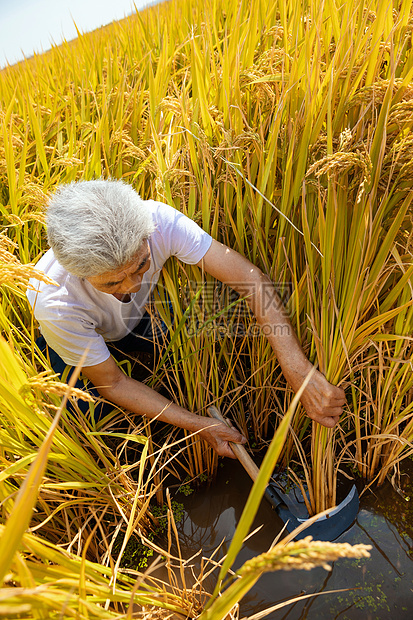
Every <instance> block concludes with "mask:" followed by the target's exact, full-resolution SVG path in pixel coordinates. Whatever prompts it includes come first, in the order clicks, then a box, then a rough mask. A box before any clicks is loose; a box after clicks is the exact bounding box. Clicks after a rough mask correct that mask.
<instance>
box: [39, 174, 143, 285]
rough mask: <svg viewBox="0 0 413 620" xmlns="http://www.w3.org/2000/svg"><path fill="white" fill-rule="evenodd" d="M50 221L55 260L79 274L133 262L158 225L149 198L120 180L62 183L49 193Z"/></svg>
mask: <svg viewBox="0 0 413 620" xmlns="http://www.w3.org/2000/svg"><path fill="white" fill-rule="evenodd" d="M46 223H47V236H48V241H49V244H50V246H51V247H52V249H53V251H54V254H55V256H56V258H57V260H58V261H59V263H60V264H61V265H62V266H63V267H64V268H65V269H66V271H68V272H69V273H71V274H73V275H75V276H79V277H81V278H90V277H93V276H97V275H100V274H102V273H105V272H106V271H114V270H115V269H118V268H120V267H122V266H123V265H125V264H126V263H128V262H130V261H131V260H132V259H133V257H134V256H135V255H136V253H137V252H138V250H139V248H140V247H141V246H142V243H143V242H144V241H145V240H146V239H148V238H149V236H150V235H151V234H152V233H153V231H154V229H155V227H154V223H153V220H152V215H151V212H150V211H149V209H148V208H147V206H146V204H145V201H144V200H142V199H141V198H140V197H139V195H138V194H137V193H136V192H135V190H134V189H133V188H132V187H131V186H130V185H128V184H127V183H124V182H123V181H120V180H119V181H116V180H109V181H104V180H98V181H77V182H73V183H70V184H68V185H60V186H59V187H58V189H57V192H56V193H55V194H54V195H53V196H52V197H51V198H50V201H49V204H48V207H47V213H46Z"/></svg>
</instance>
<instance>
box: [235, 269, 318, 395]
mask: <svg viewBox="0 0 413 620" xmlns="http://www.w3.org/2000/svg"><path fill="white" fill-rule="evenodd" d="M242 294H244V295H246V299H247V302H248V305H249V306H250V308H251V310H252V312H253V313H254V315H255V317H256V319H257V321H258V323H259V324H260V325H261V327H262V329H263V333H264V334H265V336H266V337H267V339H268V341H269V343H270V344H271V347H272V349H273V351H274V353H275V355H276V356H277V359H278V361H279V363H280V366H281V368H282V371H283V374H284V376H285V378H286V379H287V381H288V382H289V383H290V385H291V387H292V388H293V389H294V390H295V391H297V390H298V389H299V387H300V386H301V384H302V383H303V381H304V379H305V377H306V376H307V374H308V373H309V372H310V370H311V368H312V364H311V363H310V362H309V361H308V359H307V358H306V356H305V355H304V352H303V350H302V348H301V345H300V343H299V341H298V338H297V336H296V334H295V332H294V330H293V327H292V325H291V322H290V320H289V318H288V315H287V313H286V311H285V309H284V307H283V304H282V302H281V300H280V298H279V296H278V295H277V293H276V291H275V290H274V285H273V283H272V282H271V280H270V279H269V278H267V277H266V276H265V275H264V274H263V273H262V272H261V271H260V270H258V269H257V271H256V273H255V279H254V281H253V282H252V283H251V284H250V285H248V286H247V288H246V290H245V291H243V292H242Z"/></svg>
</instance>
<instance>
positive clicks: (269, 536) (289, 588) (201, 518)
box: [176, 460, 413, 620]
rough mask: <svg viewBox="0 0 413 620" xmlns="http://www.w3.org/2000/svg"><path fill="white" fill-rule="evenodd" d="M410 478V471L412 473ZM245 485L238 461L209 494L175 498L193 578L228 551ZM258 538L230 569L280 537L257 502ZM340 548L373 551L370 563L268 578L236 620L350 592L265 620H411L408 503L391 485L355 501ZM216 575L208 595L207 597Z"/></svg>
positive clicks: (412, 545) (412, 527) (412, 539)
mask: <svg viewBox="0 0 413 620" xmlns="http://www.w3.org/2000/svg"><path fill="white" fill-rule="evenodd" d="M410 469H411V471H413V468H410ZM409 480H410V478H409V476H407V477H406V478H405V488H404V491H405V493H406V494H407V495H409V494H410V495H411V496H412V498H413V485H412V488H410V487H409V484H410V482H409ZM250 488H251V482H250V480H249V478H248V476H247V474H245V472H244V471H243V469H242V467H241V466H240V465H239V463H238V462H236V461H229V460H227V461H226V462H225V465H224V467H223V468H222V469H220V470H219V472H218V476H217V480H216V481H215V482H214V483H213V484H212V485H211V487H210V488H206V489H202V490H201V491H199V492H197V493H193V494H192V495H190V496H188V497H184V496H181V495H178V496H177V498H176V499H177V500H178V501H180V502H183V503H184V506H185V517H184V519H183V520H182V521H181V522H180V523H178V524H177V525H178V530H179V540H180V547H181V552H182V555H183V557H185V558H191V557H193V556H194V554H196V553H197V552H199V551H200V550H202V553H201V554H200V555H198V556H197V557H196V558H194V559H193V561H192V562H191V564H192V563H193V564H194V574H195V575H196V574H197V572H199V571H198V568H199V565H200V557H201V556H202V555H203V556H204V557H211V556H212V555H213V557H214V559H215V560H217V559H219V558H222V557H223V555H225V553H226V552H227V551H228V548H229V545H230V543H231V540H232V537H233V534H234V532H235V528H236V526H237V523H238V521H239V518H240V516H241V514H242V510H243V507H244V505H245V502H246V499H247V497H248V493H249V490H250ZM257 527H260V530H259V531H258V532H257V533H256V534H255V535H254V536H253V537H251V538H250V539H249V540H248V541H247V542H246V543H245V545H244V547H243V549H242V551H241V553H240V555H239V557H238V559H237V564H236V565H235V567H234V568H237V567H239V566H240V565H241V564H243V563H244V562H245V561H246V560H247V559H250V558H251V557H254V556H255V555H258V554H259V553H263V552H264V551H267V550H268V548H269V547H270V545H271V543H272V542H273V540H274V538H275V537H276V536H277V535H278V534H279V533H280V531H281V529H282V527H283V522H282V521H281V519H280V518H279V517H278V515H277V514H276V513H275V512H274V511H273V510H272V509H271V508H270V506H269V505H268V504H267V502H265V501H263V502H262V504H261V507H260V509H259V511H258V514H257V517H256V519H255V521H254V524H253V528H257ZM338 542H349V543H352V544H356V543H365V544H371V545H373V549H372V552H371V558H370V559H368V560H354V559H353V560H350V559H342V560H340V561H339V562H336V563H335V564H334V565H333V567H332V571H331V572H328V573H327V572H326V571H324V570H323V569H321V568H319V569H315V570H312V571H309V572H306V571H291V572H283V571H278V572H276V573H268V574H266V575H264V576H263V577H262V578H261V579H260V581H259V582H258V584H257V585H256V586H255V587H254V589H253V590H251V591H250V593H249V594H248V595H247V596H246V597H245V598H244V600H243V602H242V605H241V614H240V617H247V616H249V615H252V614H254V613H257V612H258V611H261V610H263V609H265V608H267V607H270V606H271V605H274V604H276V603H277V602H279V601H282V600H287V599H289V598H293V597H295V596H297V595H299V594H300V593H302V594H310V593H313V592H327V591H328V590H338V589H343V588H350V589H351V590H350V591H348V592H341V593H336V594H326V595H323V596H319V597H315V598H311V599H308V600H305V601H300V602H298V603H295V604H293V605H290V606H288V607H285V608H284V609H282V610H280V611H277V612H274V613H273V614H271V616H269V618H274V620H278V619H280V620H281V619H284V618H286V619H288V620H302V619H304V618H308V619H309V620H332V619H335V618H337V619H339V620H381V619H387V618H389V619H390V618H391V619H393V618H397V620H411V619H412V618H413V590H412V588H413V584H412V578H411V575H412V569H413V567H412V559H413V551H412V549H413V499H412V503H409V502H407V501H406V500H405V499H404V498H403V497H401V496H400V495H398V494H397V493H395V492H394V491H393V489H392V487H391V486H390V484H387V483H386V485H384V487H383V488H382V489H379V490H378V491H377V492H375V494H372V493H369V492H367V493H366V494H365V495H363V496H362V498H361V503H360V512H359V515H358V518H357V521H356V523H355V524H354V525H353V526H352V527H351V528H350V530H348V531H347V532H345V533H344V534H343V535H342V536H340V538H339V539H338ZM215 578H216V573H215V575H211V577H210V578H209V580H208V582H207V583H206V584H205V585H206V587H207V588H208V589H209V590H210V591H211V590H212V588H213V586H214V579H215Z"/></svg>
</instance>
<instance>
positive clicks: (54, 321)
mask: <svg viewBox="0 0 413 620" xmlns="http://www.w3.org/2000/svg"><path fill="white" fill-rule="evenodd" d="M145 204H146V205H147V207H148V208H149V209H150V211H151V213H152V217H153V221H154V224H155V231H154V232H153V233H152V235H151V237H150V239H149V245H150V249H151V264H150V267H149V269H148V271H146V272H145V273H144V275H143V278H142V285H141V288H140V290H139V291H138V292H137V293H133V294H132V295H131V301H130V302H128V303H124V302H122V301H119V300H118V299H116V297H114V296H113V295H110V294H108V293H103V292H101V291H98V290H97V289H95V288H94V287H93V286H92V285H91V284H90V283H89V282H88V281H87V280H85V279H84V278H78V277H77V276H74V275H71V274H70V273H68V272H67V271H66V270H65V269H63V267H62V266H61V265H60V263H58V261H57V260H56V258H55V256H54V253H53V250H49V251H48V252H46V254H45V255H44V256H43V257H42V258H41V259H40V260H39V262H38V263H37V265H36V268H37V269H39V270H40V271H42V272H44V273H45V274H46V275H48V276H49V277H50V278H52V279H53V280H55V281H56V282H57V283H58V285H59V286H55V285H51V284H45V283H44V282H39V281H38V280H35V279H32V280H30V284H31V286H32V287H33V289H35V290H28V291H27V298H28V300H29V302H30V305H31V306H32V308H33V312H34V316H35V318H36V319H37V320H38V322H39V325H40V331H41V332H42V334H43V336H44V338H45V340H46V342H47V343H48V345H49V346H50V347H51V348H52V349H54V350H55V351H56V353H58V355H60V357H61V358H62V359H63V360H64V362H66V364H69V365H70V366H75V365H76V364H77V363H78V362H79V360H80V359H81V357H82V355H83V353H84V351H85V350H86V349H87V348H89V351H88V353H87V357H86V360H85V361H84V362H83V365H84V366H93V365H95V364H100V363H101V362H104V361H105V360H107V359H108V357H109V356H110V353H109V350H108V348H107V346H106V344H105V341H109V342H110V341H116V340H120V339H121V338H123V337H124V336H126V335H127V334H128V333H130V332H131V331H132V330H133V329H134V328H135V327H136V325H137V324H138V323H139V321H140V320H141V318H142V316H143V314H144V311H145V305H146V303H147V301H148V298H149V295H150V293H151V291H152V290H153V289H154V287H155V285H156V283H157V281H158V278H159V275H160V271H161V269H162V266H163V264H164V263H165V261H166V260H167V259H168V258H169V257H170V256H176V257H177V258H179V259H180V260H181V261H182V262H184V263H187V264H190V265H195V264H196V263H198V262H199V261H200V260H201V258H203V257H204V255H205V254H206V252H207V250H208V249H209V247H210V245H211V242H212V238H211V237H210V236H209V235H208V234H207V233H206V232H205V231H204V230H202V228H200V227H199V226H198V225H197V224H195V222H193V221H192V220H190V219H189V218H188V217H186V216H185V215H183V214H182V213H180V212H179V211H177V210H176V209H174V208H173V207H170V206H168V205H165V204H162V203H160V202H155V201H154V200H147V201H146V203H145Z"/></svg>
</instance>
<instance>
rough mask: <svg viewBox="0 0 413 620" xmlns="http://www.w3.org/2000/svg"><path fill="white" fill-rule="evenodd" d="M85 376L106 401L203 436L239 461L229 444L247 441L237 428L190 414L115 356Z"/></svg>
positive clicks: (92, 368) (89, 370) (219, 452)
mask: <svg viewBox="0 0 413 620" xmlns="http://www.w3.org/2000/svg"><path fill="white" fill-rule="evenodd" d="M82 373H83V374H84V375H86V377H87V378H88V379H89V381H91V382H92V383H93V385H94V386H95V387H96V389H97V390H98V392H99V394H100V395H101V396H102V397H103V398H105V399H106V400H108V401H110V402H112V403H114V404H115V405H118V406H119V407H121V408H123V409H127V410H128V411H131V412H133V413H138V414H140V415H143V416H146V417H147V418H153V419H154V418H156V419H157V420H161V421H162V422H167V423H168V424H173V425H174V426H179V427H180V428H184V429H186V430H187V431H189V432H191V433H199V436H200V437H202V438H203V439H205V440H206V441H207V442H208V443H209V444H210V445H211V446H212V447H213V448H214V450H215V451H216V452H217V453H218V454H219V455H221V456H228V457H230V458H235V455H234V453H233V451H232V450H231V448H230V446H229V443H228V442H229V441H233V442H235V443H245V442H246V439H245V438H244V437H243V436H242V435H241V433H239V432H238V431H237V430H235V428H229V427H228V426H227V425H226V424H222V423H220V422H217V421H216V420H213V419H212V418H207V417H205V416H199V415H196V414H194V413H190V412H189V411H187V410H186V409H183V408H182V407H180V406H179V405H176V404H175V403H173V402H171V401H170V400H167V399H166V398H164V397H163V396H161V394H158V392H155V390H152V389H151V388H149V387H148V386H147V385H144V384H143V383H140V382H139V381H135V379H132V378H131V377H128V376H127V375H125V374H124V373H123V372H122V371H121V370H120V369H119V368H118V366H117V364H116V362H115V360H114V359H113V358H112V357H109V358H108V359H107V360H106V361H105V362H102V363H101V364H96V365H95V366H86V367H83V368H82Z"/></svg>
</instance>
